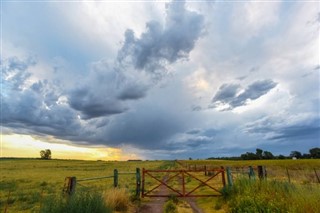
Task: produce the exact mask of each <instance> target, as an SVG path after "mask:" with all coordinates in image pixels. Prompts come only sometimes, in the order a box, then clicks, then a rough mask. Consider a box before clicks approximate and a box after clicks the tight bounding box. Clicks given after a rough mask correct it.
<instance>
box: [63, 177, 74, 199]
mask: <svg viewBox="0 0 320 213" xmlns="http://www.w3.org/2000/svg"><path fill="white" fill-rule="evenodd" d="M76 185H77V178H76V177H66V178H65V184H64V188H63V192H64V193H66V194H68V195H73V194H74V193H75V191H76Z"/></svg>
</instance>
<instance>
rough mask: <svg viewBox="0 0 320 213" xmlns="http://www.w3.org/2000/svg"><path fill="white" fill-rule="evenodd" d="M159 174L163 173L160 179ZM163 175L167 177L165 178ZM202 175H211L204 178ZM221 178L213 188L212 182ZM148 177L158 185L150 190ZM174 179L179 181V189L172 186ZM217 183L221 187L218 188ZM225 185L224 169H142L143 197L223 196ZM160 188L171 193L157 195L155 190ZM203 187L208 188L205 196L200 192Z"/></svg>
mask: <svg viewBox="0 0 320 213" xmlns="http://www.w3.org/2000/svg"><path fill="white" fill-rule="evenodd" d="M158 173H160V174H161V173H162V178H159V175H158V177H156V176H157V174H158ZM195 173H196V174H195ZM198 173H199V174H198ZM163 174H166V175H165V176H163ZM201 174H210V175H209V176H204V175H201ZM219 176H220V178H221V179H220V180H218V181H217V180H215V181H216V182H215V185H214V186H213V184H212V180H213V179H214V178H215V179H218V178H219ZM146 177H151V180H155V181H156V183H157V185H156V186H154V187H153V188H152V189H150V190H146V189H145V188H146ZM174 179H178V180H179V184H178V185H180V187H179V188H177V186H170V181H171V182H172V181H173V180H174ZM186 179H187V181H186ZM191 179H192V180H193V184H190V180H191ZM210 181H211V182H210ZM195 182H197V184H196V186H194V185H195ZM217 183H218V184H220V185H218V186H217ZM188 184H189V185H188ZM225 185H226V181H225V170H224V169H223V168H221V169H206V170H146V169H144V168H143V169H142V197H170V196H172V195H174V196H176V197H213V196H221V195H222V192H221V189H222V188H223V187H225ZM160 186H164V187H166V189H167V190H166V191H169V192H170V193H163V194H161V193H160V194H159V193H157V192H156V191H155V190H156V189H158V188H159V187H160ZM203 187H206V188H207V193H205V194H202V193H203V192H199V191H200V190H199V189H200V188H203ZM208 190H209V191H208ZM208 192H209V193H208Z"/></svg>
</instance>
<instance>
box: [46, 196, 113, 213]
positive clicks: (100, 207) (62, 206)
mask: <svg viewBox="0 0 320 213" xmlns="http://www.w3.org/2000/svg"><path fill="white" fill-rule="evenodd" d="M66 212H68V213H92V212H95V213H111V212H112V210H111V209H110V208H109V207H107V205H106V203H105V201H104V199H103V197H102V196H101V194H99V193H92V192H91V193H89V192H83V193H76V194H74V195H73V196H72V197H70V198H65V197H62V196H58V197H57V196H50V197H48V198H47V199H46V200H45V201H44V202H43V204H42V207H41V209H40V213H66Z"/></svg>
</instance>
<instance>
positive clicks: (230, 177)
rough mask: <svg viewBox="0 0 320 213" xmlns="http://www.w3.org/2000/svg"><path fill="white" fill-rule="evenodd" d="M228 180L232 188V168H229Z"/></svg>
mask: <svg viewBox="0 0 320 213" xmlns="http://www.w3.org/2000/svg"><path fill="white" fill-rule="evenodd" d="M227 179H228V186H229V187H231V186H232V185H233V182H232V174H231V170H230V167H227Z"/></svg>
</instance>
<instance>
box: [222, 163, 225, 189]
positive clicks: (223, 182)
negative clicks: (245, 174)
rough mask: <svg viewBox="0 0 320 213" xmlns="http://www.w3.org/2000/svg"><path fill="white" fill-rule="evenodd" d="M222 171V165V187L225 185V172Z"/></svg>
mask: <svg viewBox="0 0 320 213" xmlns="http://www.w3.org/2000/svg"><path fill="white" fill-rule="evenodd" d="M224 171H225V170H224V167H223V166H221V175H222V184H223V187H226V177H225V175H224V173H225V172H224Z"/></svg>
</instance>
